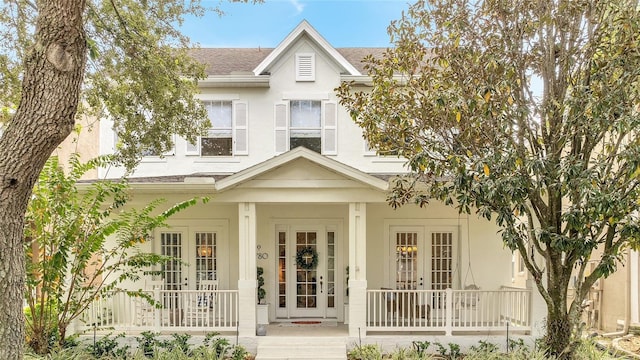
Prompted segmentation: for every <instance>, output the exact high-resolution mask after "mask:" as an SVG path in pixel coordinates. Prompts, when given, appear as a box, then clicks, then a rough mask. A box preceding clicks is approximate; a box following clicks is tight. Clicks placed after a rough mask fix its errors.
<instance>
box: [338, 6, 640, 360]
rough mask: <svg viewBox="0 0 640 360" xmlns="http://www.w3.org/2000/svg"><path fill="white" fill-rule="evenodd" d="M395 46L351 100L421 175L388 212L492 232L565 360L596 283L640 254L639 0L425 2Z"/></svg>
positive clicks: (375, 132) (378, 141)
mask: <svg viewBox="0 0 640 360" xmlns="http://www.w3.org/2000/svg"><path fill="white" fill-rule="evenodd" d="M389 34H390V35H391V36H392V38H393V40H394V43H395V47H394V48H393V49H389V50H388V51H387V52H386V53H385V55H384V56H383V57H381V58H373V57H370V58H368V59H367V60H366V63H367V65H366V66H367V69H368V74H369V76H370V77H371V79H372V86H371V87H370V88H365V89H363V88H361V87H359V86H357V85H355V84H354V83H344V84H342V85H341V86H340V87H339V88H338V89H337V91H338V96H339V97H340V99H341V104H342V105H344V106H345V107H346V108H347V109H348V110H349V112H350V114H351V116H352V117H353V119H354V121H355V122H356V123H357V124H358V125H359V126H360V127H362V129H363V136H364V137H365V139H366V140H367V142H368V143H369V144H370V145H371V146H372V147H374V148H376V149H377V150H378V152H379V153H380V154H385V155H388V154H389V153H392V154H397V156H398V157H401V158H404V159H406V161H407V162H406V164H407V167H408V168H409V169H410V170H411V171H412V174H411V176H408V177H401V178H398V179H396V180H395V181H394V186H393V190H392V191H391V192H390V194H389V197H388V201H389V203H390V204H391V205H392V206H394V207H398V206H402V205H404V204H408V203H416V204H418V205H420V206H424V205H426V204H427V203H428V202H429V201H430V200H431V199H437V200H441V201H443V202H444V203H446V204H448V205H452V206H456V207H457V208H458V209H459V211H460V212H462V213H471V212H476V213H477V214H478V215H479V216H481V217H483V218H486V219H489V220H491V221H494V222H495V223H496V224H497V225H498V226H499V227H500V229H501V236H502V239H503V241H504V243H505V245H506V246H507V247H509V248H510V249H512V250H514V251H518V252H520V254H521V255H522V258H523V259H524V262H525V265H526V268H527V270H528V271H529V272H530V273H531V274H532V276H533V279H534V280H535V283H536V286H537V288H538V290H539V292H540V294H541V295H542V296H543V298H544V300H545V301H546V303H547V305H548V309H549V319H548V325H549V327H548V331H550V332H554V331H557V333H556V334H553V337H554V338H555V339H556V340H553V341H552V342H553V344H548V345H550V346H549V348H550V349H551V350H550V352H551V353H552V354H555V355H559V354H561V353H562V351H563V350H564V348H566V347H567V341H568V337H569V334H571V333H573V334H577V332H575V331H574V330H575V327H574V326H575V325H577V323H578V319H579V314H580V312H581V311H582V307H581V303H582V300H583V299H584V297H585V296H586V294H587V293H588V291H589V289H590V287H591V286H592V285H593V284H594V283H595V281H596V280H597V279H598V278H600V277H602V276H608V275H609V274H611V273H612V272H613V271H615V269H616V268H617V266H618V264H619V263H620V260H621V259H622V254H623V252H624V250H625V249H626V248H627V247H633V248H638V246H639V240H640V231H639V230H640V228H639V224H638V216H637V214H638V210H640V190H639V185H640V182H639V178H638V176H639V175H640V167H639V166H640V163H639V161H640V142H639V141H638V129H640V6H639V4H638V2H637V0H615V1H590V0H586V1H578V2H576V1H536V2H531V1H525V0H516V1H509V2H505V1H498V0H484V1H466V0H433V1H418V2H416V3H415V4H414V5H413V6H411V7H410V8H409V10H408V11H407V13H405V14H404V15H403V17H402V19H400V20H398V21H395V22H393V23H392V24H391V25H390V27H389ZM588 263H594V264H595V271H592V272H587V271H586V269H587V264H588ZM573 279H575V282H574V281H573ZM570 284H571V286H575V298H574V300H573V301H572V302H570V306H569V309H568V310H567V306H566V304H567V300H568V299H567V294H568V291H569V286H570ZM556 321H557V322H558V323H557V324H556V323H555V322H556ZM566 324H572V325H569V328H567V327H566ZM556 325H557V326H556ZM549 339H551V338H549ZM558 339H559V340H558ZM563 356H564V355H563Z"/></svg>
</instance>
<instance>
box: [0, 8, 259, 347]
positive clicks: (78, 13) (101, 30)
mask: <svg viewBox="0 0 640 360" xmlns="http://www.w3.org/2000/svg"><path fill="white" fill-rule="evenodd" d="M230 1H236V2H259V0H230ZM0 10H1V11H0V23H1V24H2V25H1V26H0V33H2V37H3V42H2V44H0V79H1V80H2V81H1V82H0V83H1V86H2V88H3V91H2V92H1V93H0V107H1V108H2V111H1V112H0V119H1V120H2V122H4V126H3V133H2V136H1V137H0V358H2V359H21V358H22V352H23V344H24V319H23V313H22V304H23V299H24V282H25V264H24V250H23V245H22V242H23V240H22V234H23V226H24V214H25V210H26V208H27V203H28V200H29V197H30V195H31V190H32V188H33V185H34V183H35V181H36V180H37V179H38V174H39V173H40V171H41V169H42V168H43V166H44V164H45V162H46V160H47V159H48V158H49V156H50V154H51V153H52V151H53V150H54V149H55V148H56V147H57V146H58V145H59V144H60V143H61V142H62V141H63V140H64V139H65V138H66V137H67V136H68V135H69V134H70V132H71V130H72V129H73V127H74V123H75V119H76V116H77V115H78V114H80V113H82V114H86V115H90V116H96V117H103V116H106V115H108V116H109V117H110V118H111V119H113V121H114V123H115V129H116V131H117V133H118V135H119V139H120V144H121V146H120V153H121V154H122V157H121V161H122V162H123V163H124V164H126V165H127V166H129V167H132V166H134V165H135V164H136V161H137V159H138V157H139V154H141V153H142V152H143V151H153V152H157V153H162V152H163V151H164V150H166V149H167V148H169V147H170V146H171V144H170V142H171V137H172V134H179V135H183V136H185V137H187V138H188V139H190V140H193V139H194V134H198V133H201V132H202V131H203V130H204V129H205V128H206V127H208V126H207V125H208V121H207V120H206V116H205V112H204V110H203V109H202V107H201V106H200V105H199V104H198V102H197V101H196V100H195V99H194V97H193V95H194V93H195V92H196V90H197V86H196V80H197V79H198V78H201V77H203V75H204V72H203V68H202V66H201V65H200V64H198V63H196V62H195V61H194V60H193V59H191V58H190V57H189V56H188V53H187V48H189V47H190V46H191V44H190V41H189V39H188V38H186V37H185V36H183V35H181V33H180V32H179V25H180V24H181V22H182V20H183V19H184V17H185V16H186V15H190V16H191V15H193V16H198V15H202V14H204V12H205V11H206V10H208V9H206V8H205V7H203V6H202V5H201V4H200V2H199V1H198V0H195V1H184V2H183V1H169V0H157V1H147V0H47V1H44V0H8V1H4V2H3V3H2V5H0ZM210 10H213V11H219V10H217V9H210Z"/></svg>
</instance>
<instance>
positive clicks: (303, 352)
mask: <svg viewBox="0 0 640 360" xmlns="http://www.w3.org/2000/svg"><path fill="white" fill-rule="evenodd" d="M275 359H278V360H308V359H315V360H338V359H341V360H346V359H347V343H346V339H343V338H330V337H289V336H286V337H285V336H283V337H268V336H267V337H264V338H261V339H260V340H259V343H258V351H257V354H256V360H275Z"/></svg>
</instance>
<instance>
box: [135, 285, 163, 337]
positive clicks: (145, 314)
mask: <svg viewBox="0 0 640 360" xmlns="http://www.w3.org/2000/svg"><path fill="white" fill-rule="evenodd" d="M159 290H164V281H163V280H147V281H145V287H144V290H143V291H144V292H145V293H146V294H148V295H150V296H151V297H152V298H153V299H154V300H155V301H160V299H159V298H155V295H156V291H159ZM134 307H135V314H136V325H140V326H152V325H154V323H155V321H154V320H155V314H156V307H155V306H154V304H151V303H150V302H149V301H147V299H145V298H141V297H136V298H135V299H134Z"/></svg>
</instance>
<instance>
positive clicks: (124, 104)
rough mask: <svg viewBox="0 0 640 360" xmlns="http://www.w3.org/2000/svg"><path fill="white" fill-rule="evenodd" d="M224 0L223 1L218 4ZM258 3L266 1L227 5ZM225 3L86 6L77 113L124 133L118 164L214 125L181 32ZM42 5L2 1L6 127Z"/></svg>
mask: <svg viewBox="0 0 640 360" xmlns="http://www.w3.org/2000/svg"><path fill="white" fill-rule="evenodd" d="M220 2H221V1H220ZM229 2H240V3H254V4H255V3H260V2H262V0H229ZM218 3H219V2H214V3H213V6H211V4H212V3H211V2H205V4H202V3H201V1H186V2H183V1H169V0H158V1H146V0H121V1H117V2H114V1H102V0H89V1H86V5H85V11H84V16H83V23H84V30H85V32H86V34H85V35H86V39H87V55H88V62H87V65H86V70H85V76H84V86H83V87H82V93H81V99H82V100H81V101H80V103H81V104H82V105H81V108H80V109H79V110H80V111H79V115H90V116H96V117H100V118H105V117H107V115H106V114H108V117H109V119H110V120H112V121H113V122H114V129H115V130H116V132H117V134H118V140H119V144H118V150H119V151H118V153H119V155H118V159H119V161H120V162H122V163H124V164H125V165H126V166H127V167H128V168H133V167H134V166H135V164H136V163H137V162H138V161H139V158H140V156H141V154H142V153H144V152H151V153H156V154H162V153H163V152H166V151H167V150H168V149H169V148H170V147H171V146H172V142H173V139H172V137H173V134H179V135H181V136H184V137H186V138H188V139H189V140H191V141H193V140H194V139H195V136H197V135H198V134H200V133H203V132H204V131H205V129H207V128H208V127H209V126H210V124H209V121H208V119H207V116H206V112H205V110H204V108H203V107H202V106H201V104H200V102H199V101H198V100H197V99H196V98H195V97H194V95H195V94H196V93H197V92H198V88H197V81H198V80H201V79H203V78H205V77H206V74H205V72H204V65H203V64H201V63H199V62H198V59H196V58H194V57H193V56H191V54H190V52H189V51H190V49H194V48H197V47H198V46H197V44H193V43H192V42H191V41H190V40H189V39H188V38H187V37H186V36H184V35H183V34H182V33H181V32H180V28H179V27H180V25H181V24H182V23H183V20H184V19H185V18H186V17H200V16H202V15H204V14H205V13H206V12H211V11H213V12H216V13H219V14H222V12H221V11H220V9H219V8H218ZM38 8H39V7H36V6H32V5H30V4H28V3H27V2H24V1H19V0H11V1H4V2H3V3H2V4H0V10H1V11H0V13H1V14H2V15H0V24H2V25H3V26H1V27H0V34H2V38H3V40H4V41H3V44H2V45H0V79H2V84H3V91H2V92H0V105H1V106H2V111H1V112H0V123H2V122H8V121H10V120H11V114H12V112H13V110H15V109H16V108H17V107H18V105H19V104H20V96H21V78H22V71H23V61H24V60H25V57H26V56H27V55H28V53H29V52H28V51H26V49H29V48H31V47H32V46H33V45H34V43H33V41H34V39H36V36H34V30H36V26H35V21H36V18H37V16H38Z"/></svg>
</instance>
